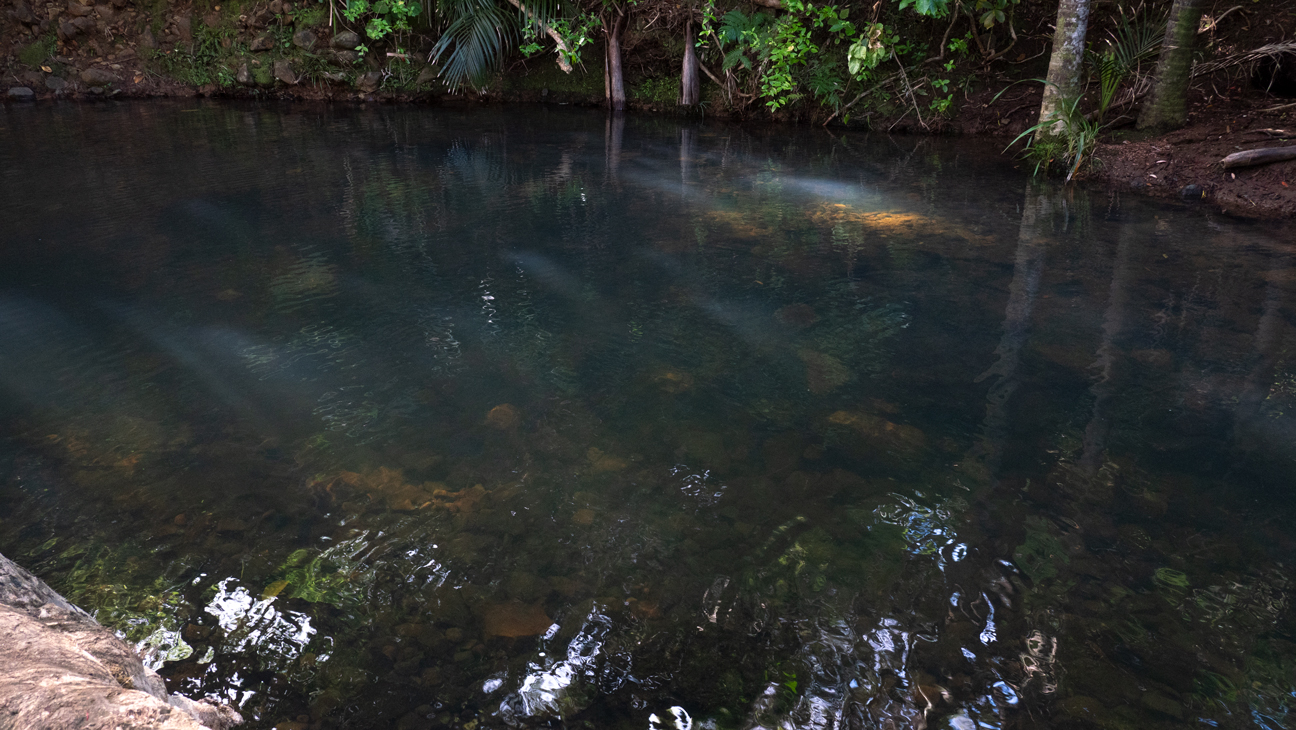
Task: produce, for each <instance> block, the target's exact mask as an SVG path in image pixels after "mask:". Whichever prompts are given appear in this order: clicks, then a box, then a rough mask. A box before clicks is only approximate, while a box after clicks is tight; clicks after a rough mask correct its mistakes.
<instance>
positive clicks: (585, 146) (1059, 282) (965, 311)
mask: <svg viewBox="0 0 1296 730" xmlns="http://www.w3.org/2000/svg"><path fill="white" fill-rule="evenodd" d="M0 131H3V133H4V134H5V135H6V138H7V139H9V140H12V142H13V143H12V144H8V145H6V146H5V147H4V148H3V149H0V187H2V188H3V189H4V190H5V191H6V194H5V196H4V198H3V200H0V238H2V239H3V240H4V241H6V246H5V247H4V248H3V249H0V342H3V346H0V413H3V415H4V420H3V424H4V425H3V430H2V431H0V513H2V514H3V515H4V519H3V520H0V551H3V552H4V553H6V554H8V555H10V556H12V557H13V558H15V559H16V560H18V561H19V562H22V563H24V564H25V565H27V566H28V567H29V568H31V569H33V570H34V571H35V572H37V573H38V574H40V575H41V576H42V577H44V578H46V579H47V580H48V581H49V582H51V584H53V585H54V586H55V587H56V588H58V589H60V590H61V591H63V592H64V593H65V594H66V595H68V596H69V598H71V599H72V600H74V601H76V602H78V603H79V604H81V605H83V606H85V607H87V608H89V609H91V610H93V611H94V612H95V613H96V615H97V617H98V618H99V619H100V621H102V622H104V623H106V624H108V625H110V626H112V627H114V628H115V629H117V630H118V631H120V632H122V633H123V634H124V635H125V636H126V637H127V638H129V639H130V640H132V641H135V642H137V643H138V645H139V646H140V647H141V649H142V650H143V651H145V652H146V654H147V655H148V657H149V661H150V662H151V664H152V666H154V667H157V668H158V669H159V671H160V672H161V673H162V674H163V675H164V676H166V677H167V679H168V681H169V682H170V684H171V686H172V687H173V688H174V689H180V690H184V691H186V692H188V693H191V694H192V693H196V694H205V695H208V696H212V697H219V698H222V699H225V700H227V701H232V702H235V703H237V704H238V705H239V707H240V708H241V709H242V711H243V712H244V714H245V716H248V717H251V718H253V720H252V726H253V727H267V728H268V727H275V726H277V727H280V728H331V727H358V728H363V727H384V728H385V727H399V728H422V727H428V728H431V727H455V728H478V727H504V726H520V727H578V726H579V727H609V728H618V727H636V728H642V727H644V726H648V727H653V728H668V727H671V728H704V727H710V728H757V727H761V728H951V729H953V730H970V729H971V728H978V727H981V728H1018V727H1059V728H1063V727H1068V728H1069V727H1076V728H1082V727H1099V728H1155V727H1165V728H1171V727H1181V726H1183V725H1184V724H1185V723H1193V724H1206V725H1210V726H1215V727H1265V728H1280V727H1286V726H1290V725H1291V722H1292V721H1291V718H1290V716H1289V713H1290V712H1291V706H1292V702H1293V696H1294V695H1293V693H1294V692H1296V685H1294V684H1293V679H1292V678H1293V677H1296V646H1293V630H1294V628H1296V626H1294V624H1293V613H1292V609H1291V606H1290V601H1289V598H1288V596H1289V593H1290V590H1291V586H1290V585H1289V584H1290V582H1291V578H1290V570H1289V568H1288V567H1287V566H1289V565H1290V561H1291V560H1292V557H1293V556H1292V552H1293V549H1294V547H1296V542H1294V541H1293V529H1292V527H1291V524H1292V522H1291V520H1290V516H1291V511H1292V506H1293V502H1292V497H1291V487H1290V485H1291V484H1292V479H1293V477H1294V476H1296V469H1294V468H1293V467H1294V466H1296V452H1293V449H1292V444H1293V443H1296V438H1294V436H1296V433H1293V416H1292V414H1291V413H1290V411H1291V410H1292V408H1293V407H1294V406H1296V362H1293V361H1292V359H1291V352H1292V345H1293V343H1296V338H1294V335H1296V332H1294V331H1293V309H1292V297H1291V296H1289V295H1288V292H1289V291H1290V290H1291V288H1292V286H1293V284H1294V283H1296V280H1294V279H1293V272H1296V267H1293V259H1292V256H1293V251H1292V247H1291V245H1290V243H1288V242H1287V238H1286V237H1284V236H1283V235H1282V234H1283V231H1282V230H1281V229H1279V228H1275V227H1269V226H1262V225H1256V224H1249V223H1245V222H1238V221H1232V220H1228V219H1223V218H1218V217H1215V216H1213V215H1211V214H1210V213H1209V212H1206V211H1203V210H1198V209H1182V208H1169V207H1157V206H1154V205H1152V204H1149V203H1146V202H1142V201H1130V200H1122V199H1120V198H1119V197H1104V196H1101V195H1096V194H1089V193H1086V192H1084V191H1080V190H1072V189H1059V188H1055V187H1050V186H1048V185H1044V184H1040V183H1037V182H1033V181H1029V180H1027V179H1026V178H1025V177H1024V176H1023V175H1022V174H1021V173H1020V172H1019V171H1017V170H1014V169H1012V168H1011V166H1010V164H1009V163H1008V162H1007V161H1005V160H1003V159H1002V158H1000V157H998V156H997V151H996V150H994V149H979V148H978V147H976V146H975V145H972V144H969V143H967V142H965V141H940V140H915V139H905V138H888V137H882V136H867V135H849V136H845V137H839V138H834V137H832V136H829V135H826V134H823V133H821V132H818V131H810V130H788V129H778V130H774V131H770V130H743V129H740V128H736V127H728V126H721V125H713V124H702V125H698V124H693V123H690V124H688V125H685V126H679V125H677V124H676V123H674V122H667V121H662V120H639V119H627V118H625V117H614V118H604V117H603V116H601V115H596V114H589V113H585V112H580V111H568V110H555V109H551V108H543V107H534V108H526V109H519V110H502V111H501V110H477V111H452V110H414V109H380V110H373V109H366V110H359V109H346V108H337V109H323V110H321V109H314V108H308V109H306V110H303V109H302V108H300V107H293V106H283V107H276V106H269V105H267V106H253V105H235V104H206V103H203V104H132V105H83V106H75V107H72V106H69V107H62V106H55V107H48V106H47V107H40V106H38V107H32V108H23V107H5V108H3V109H0ZM762 134H764V135H765V136H764V137H762V136H760V135H762Z"/></svg>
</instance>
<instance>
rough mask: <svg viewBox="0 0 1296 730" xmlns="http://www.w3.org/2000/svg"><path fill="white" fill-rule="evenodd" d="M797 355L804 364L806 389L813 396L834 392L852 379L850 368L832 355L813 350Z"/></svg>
mask: <svg viewBox="0 0 1296 730" xmlns="http://www.w3.org/2000/svg"><path fill="white" fill-rule="evenodd" d="M797 355H798V356H799V357H800V358H801V362H803V363H805V369H806V387H807V388H809V389H810V392H811V393H814V394H815V395H821V394H823V393H828V392H830V391H833V390H836V389H837V388H839V387H841V386H842V385H844V384H845V383H847V382H848V381H849V380H850V379H851V378H852V377H854V376H853V374H852V373H851V371H850V368H847V367H846V366H845V365H844V364H842V361H841V360H838V359H837V358H835V357H833V356H832V355H826V354H824V353H822V352H815V351H813V350H800V351H799V352H797Z"/></svg>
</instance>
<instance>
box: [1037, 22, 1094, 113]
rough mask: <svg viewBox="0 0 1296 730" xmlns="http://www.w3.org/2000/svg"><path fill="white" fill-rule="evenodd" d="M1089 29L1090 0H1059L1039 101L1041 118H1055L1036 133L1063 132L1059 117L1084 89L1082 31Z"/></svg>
mask: <svg viewBox="0 0 1296 730" xmlns="http://www.w3.org/2000/svg"><path fill="white" fill-rule="evenodd" d="M1088 31H1089V0H1062V1H1061V2H1060V3H1058V14H1057V30H1056V31H1055V32H1054V34H1053V55H1052V56H1051V57H1050V58H1049V68H1048V77H1047V78H1046V79H1045V81H1046V82H1047V83H1046V84H1045V85H1044V99H1043V101H1041V102H1040V116H1039V120H1040V121H1041V122H1046V121H1048V120H1049V119H1056V120H1058V121H1057V122H1056V123H1054V124H1050V125H1047V126H1043V127H1040V129H1039V130H1038V131H1036V132H1035V136H1036V138H1039V137H1060V136H1063V135H1064V134H1066V124H1065V123H1064V122H1063V121H1062V118H1063V117H1064V116H1066V114H1067V113H1068V112H1069V111H1070V110H1071V107H1072V105H1073V104H1074V103H1075V100H1076V99H1078V98H1079V97H1080V93H1081V91H1082V90H1083V88H1082V86H1081V84H1080V71H1081V68H1082V66H1083V63H1084V44H1085V34H1086V33H1087V32H1088Z"/></svg>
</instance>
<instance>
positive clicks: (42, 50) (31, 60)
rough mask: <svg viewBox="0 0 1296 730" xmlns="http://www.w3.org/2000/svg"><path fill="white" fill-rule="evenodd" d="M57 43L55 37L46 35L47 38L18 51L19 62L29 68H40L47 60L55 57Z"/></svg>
mask: <svg viewBox="0 0 1296 730" xmlns="http://www.w3.org/2000/svg"><path fill="white" fill-rule="evenodd" d="M55 48H56V41H55V38H54V36H53V35H52V34H51V35H46V36H45V37H43V38H41V39H39V40H37V41H35V42H33V43H30V44H28V45H26V46H23V48H22V50H20V51H18V60H19V61H21V62H22V63H23V64H24V65H27V66H33V67H35V66H39V65H41V64H42V63H44V62H45V59H47V58H49V57H50V56H53V55H54V50H55Z"/></svg>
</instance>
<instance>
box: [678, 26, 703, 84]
mask: <svg viewBox="0 0 1296 730" xmlns="http://www.w3.org/2000/svg"><path fill="white" fill-rule="evenodd" d="M693 45H694V38H693V19H692V18H689V19H688V22H686V23H685V24H684V70H683V72H682V74H681V75H680V105H681V106H696V105H697V103H698V102H699V101H701V100H702V82H701V81H700V80H699V79H698V57H697V49H695V48H694V47H693Z"/></svg>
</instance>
